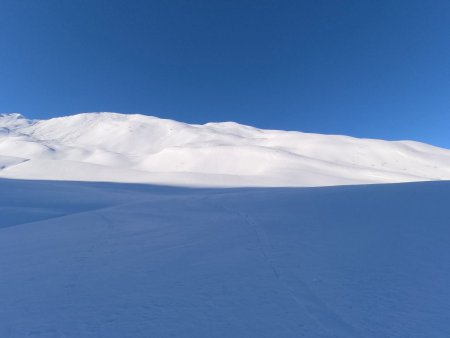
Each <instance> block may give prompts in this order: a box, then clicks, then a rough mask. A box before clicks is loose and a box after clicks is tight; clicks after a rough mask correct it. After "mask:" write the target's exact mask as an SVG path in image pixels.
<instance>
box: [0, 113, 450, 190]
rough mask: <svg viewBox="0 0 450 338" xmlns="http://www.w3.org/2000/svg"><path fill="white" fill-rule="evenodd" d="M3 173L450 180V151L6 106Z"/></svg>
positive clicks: (143, 178) (1, 123)
mask: <svg viewBox="0 0 450 338" xmlns="http://www.w3.org/2000/svg"><path fill="white" fill-rule="evenodd" d="M0 177H9V178H27V179H52V180H54V179H56V180H86V181H114V182H143V183H144V182H146V183H165V184H175V185H197V186H323V185H341V184H360V183H387V182H404V181H424V180H441V179H450V151H449V150H446V149H441V148H437V147H433V146H430V145H426V144H423V143H418V142H412V141H401V142H388V141H382V140H370V139H357V138H352V137H347V136H335V135H319V134H305V133H300V132H287V131H276V130H261V129H256V128H252V127H249V126H243V125H239V124H236V123H232V122H225V123H208V124H205V125H189V124H185V123H180V122H176V121H171V120H163V119H158V118H155V117H149V116H143V115H123V114H115V113H89V114H79V115H74V116H68V117H61V118H55V119H50V120H42V121H32V120H26V119H25V118H23V117H22V116H21V115H18V114H12V115H0Z"/></svg>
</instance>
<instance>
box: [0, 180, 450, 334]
mask: <svg viewBox="0 0 450 338" xmlns="http://www.w3.org/2000/svg"><path fill="white" fill-rule="evenodd" d="M449 200H450V182H422V183H403V184H388V185H359V186H340V187H321V188H245V189H243V188H241V189H186V188H175V187H172V188H171V187H158V186H152V185H139V184H119V183H92V182H91V183H90V182H61V181H60V182H58V181H32V180H29V181H27V180H6V179H1V180H0V212H1V229H0V267H1V273H2V278H1V279H0V304H1V306H0V312H1V316H0V336H1V337H29V336H32V337H77V338H78V337H380V338H381V337H449V336H450V321H449V320H448V318H450V288H449V285H450V269H449V262H450V245H449V243H450V221H449V220H450V211H449V207H448V206H449Z"/></svg>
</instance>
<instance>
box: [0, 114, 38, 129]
mask: <svg viewBox="0 0 450 338" xmlns="http://www.w3.org/2000/svg"><path fill="white" fill-rule="evenodd" d="M35 122H36V121H34V120H28V119H26V118H25V117H24V116H23V115H21V114H19V113H11V114H0V130H2V129H3V130H6V129H9V130H14V129H17V128H21V127H26V126H30V125H32V124H34V123H35Z"/></svg>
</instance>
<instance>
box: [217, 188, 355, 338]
mask: <svg viewBox="0 0 450 338" xmlns="http://www.w3.org/2000/svg"><path fill="white" fill-rule="evenodd" d="M212 197H216V199H217V197H220V195H216V196H212ZM209 201H212V199H211V198H210V199H209ZM213 204H214V205H216V206H218V207H220V208H222V209H223V210H225V211H227V212H229V213H232V214H235V215H237V216H239V217H240V218H241V219H243V220H244V222H245V223H246V224H247V225H248V226H249V227H250V228H251V229H253V231H254V233H255V236H256V239H257V242H258V247H259V249H260V252H261V254H262V256H263V257H264V259H265V261H266V262H267V264H268V266H269V267H270V269H271V270H272V272H273V274H274V276H275V278H276V279H277V280H278V282H279V284H280V285H281V286H282V287H283V288H284V289H285V290H286V291H287V292H288V294H289V295H290V297H291V298H292V299H293V300H294V302H295V303H296V304H297V305H298V306H299V307H301V308H303V309H304V310H306V313H307V314H308V315H310V316H312V318H313V319H314V320H315V321H316V322H317V323H318V324H319V325H320V326H321V327H322V328H323V329H324V330H325V331H327V332H328V333H329V334H330V336H331V337H342V338H350V337H355V338H356V337H361V335H360V334H359V333H358V332H357V331H356V329H355V328H354V327H353V326H352V325H350V324H349V323H347V322H346V321H345V320H344V319H342V318H341V317H340V316H339V315H337V314H336V313H335V312H334V311H333V310H331V309H330V308H329V307H328V306H327V305H326V304H325V303H324V302H323V301H322V300H321V299H320V298H319V297H317V296H316V295H315V294H314V292H313V291H312V290H311V289H310V288H309V287H308V286H307V285H306V283H304V282H303V281H301V280H298V279H295V280H291V281H290V280H289V278H288V277H287V276H285V275H284V274H282V273H281V272H280V271H279V270H278V269H277V267H276V263H275V260H274V258H273V257H272V254H271V251H272V249H271V245H270V241H269V239H268V236H267V233H266V232H265V230H264V229H263V228H262V227H261V226H259V225H258V223H257V222H256V221H255V220H254V219H253V218H252V217H251V216H250V215H249V214H248V213H245V212H242V211H239V210H236V209H233V208H231V207H229V206H226V205H225V204H223V201H222V204H219V203H217V201H213ZM330 328H331V329H332V331H331V332H330Z"/></svg>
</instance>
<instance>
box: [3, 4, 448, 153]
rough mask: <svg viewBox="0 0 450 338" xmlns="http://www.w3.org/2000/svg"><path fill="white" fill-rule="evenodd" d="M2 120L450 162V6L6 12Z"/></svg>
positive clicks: (30, 8) (28, 7)
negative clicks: (218, 126)
mask: <svg viewBox="0 0 450 338" xmlns="http://www.w3.org/2000/svg"><path fill="white" fill-rule="evenodd" d="M0 111H2V112H21V113H23V114H25V115H26V116H28V117H31V118H48V117H53V116H60V115H67V114H73V113H77V112H86V111H117V112H125V113H134V112H139V113H143V114H148V115H156V116H159V117H165V118H172V119H177V120H181V121H184V122H191V123H192V122H193V123H204V122H208V121H228V120H234V121H237V122H240V123H245V124H250V125H255V126H258V127H263V128H277V129H278V128H279V129H291V130H292V129H293V130H301V131H308V132H318V133H337V134H348V135H354V136H359V137H376V138H386V139H416V140H420V141H425V142H429V143H433V144H436V145H440V146H444V147H448V148H450V1H448V0H442V1H439V0H430V1H428V0H423V1H415V0H405V1H402V0H392V1H380V0H378V1H376V0H373V1H365V0H355V1H334V0H329V1H319V0H311V1H300V0H297V1H283V0H274V1H263V0H252V1H245V0H236V1H225V0H222V1H214V0H212V1H211V0H208V1H179V0H166V1H163V0H160V1H158V0H152V1H144V0H143V1H138V0H128V1H126V0H121V1H116V0H105V1H102V0H42V1H38V0H2V1H0Z"/></svg>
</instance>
